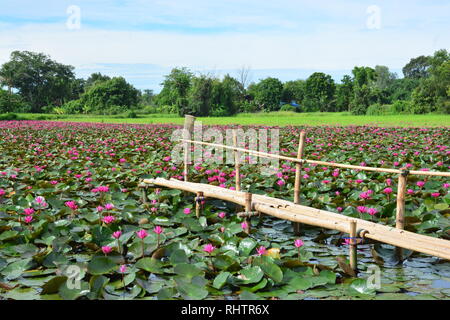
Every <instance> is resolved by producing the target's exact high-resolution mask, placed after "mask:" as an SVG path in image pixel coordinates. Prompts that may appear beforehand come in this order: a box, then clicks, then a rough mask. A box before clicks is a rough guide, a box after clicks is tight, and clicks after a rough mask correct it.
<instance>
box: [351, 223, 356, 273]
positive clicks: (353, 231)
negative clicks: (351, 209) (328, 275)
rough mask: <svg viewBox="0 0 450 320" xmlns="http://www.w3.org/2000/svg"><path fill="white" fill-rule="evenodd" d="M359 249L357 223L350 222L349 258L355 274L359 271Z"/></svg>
mask: <svg viewBox="0 0 450 320" xmlns="http://www.w3.org/2000/svg"><path fill="white" fill-rule="evenodd" d="M357 249H358V244H357V241H356V221H355V220H352V221H350V244H349V257H350V268H352V270H353V271H355V273H356V272H357V269H358V262H357Z"/></svg>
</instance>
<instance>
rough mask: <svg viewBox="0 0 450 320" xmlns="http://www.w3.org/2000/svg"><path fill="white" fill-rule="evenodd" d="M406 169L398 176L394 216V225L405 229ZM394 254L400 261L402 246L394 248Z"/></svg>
mask: <svg viewBox="0 0 450 320" xmlns="http://www.w3.org/2000/svg"><path fill="white" fill-rule="evenodd" d="M407 177H408V173H407V171H405V172H403V173H402V174H400V175H399V176H398V190H397V211H396V216H395V227H396V228H397V229H401V230H403V229H405V194H406V185H407V179H408V178H407ZM395 251H396V255H397V257H398V259H399V260H400V261H401V260H402V258H403V250H402V248H399V247H397V248H396V250H395Z"/></svg>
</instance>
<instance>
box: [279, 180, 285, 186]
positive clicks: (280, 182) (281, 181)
mask: <svg viewBox="0 0 450 320" xmlns="http://www.w3.org/2000/svg"><path fill="white" fill-rule="evenodd" d="M285 184H286V182H284V181H283V180H278V181H277V185H279V186H280V187H282V186H284V185H285Z"/></svg>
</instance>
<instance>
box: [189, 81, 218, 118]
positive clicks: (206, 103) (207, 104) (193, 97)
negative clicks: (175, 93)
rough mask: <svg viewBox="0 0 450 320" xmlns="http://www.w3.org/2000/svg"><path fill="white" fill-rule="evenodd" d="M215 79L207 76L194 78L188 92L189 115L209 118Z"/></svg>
mask: <svg viewBox="0 0 450 320" xmlns="http://www.w3.org/2000/svg"><path fill="white" fill-rule="evenodd" d="M212 89H213V79H212V78H211V77H209V76H207V75H201V76H200V77H194V78H193V80H192V85H191V86H190V89H189V92H188V108H187V111H188V113H189V114H192V115H195V116H204V117H207V116H209V114H210V112H211V106H212Z"/></svg>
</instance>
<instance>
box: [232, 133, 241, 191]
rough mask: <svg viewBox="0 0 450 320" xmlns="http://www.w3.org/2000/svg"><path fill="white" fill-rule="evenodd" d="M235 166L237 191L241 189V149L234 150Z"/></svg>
mask: <svg viewBox="0 0 450 320" xmlns="http://www.w3.org/2000/svg"><path fill="white" fill-rule="evenodd" d="M237 141H238V139H237V130H236V129H234V130H233V146H234V147H235V148H237ZM233 153H234V168H235V178H236V191H241V169H240V160H241V159H240V156H241V155H240V154H239V151H237V150H234V151H233Z"/></svg>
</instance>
